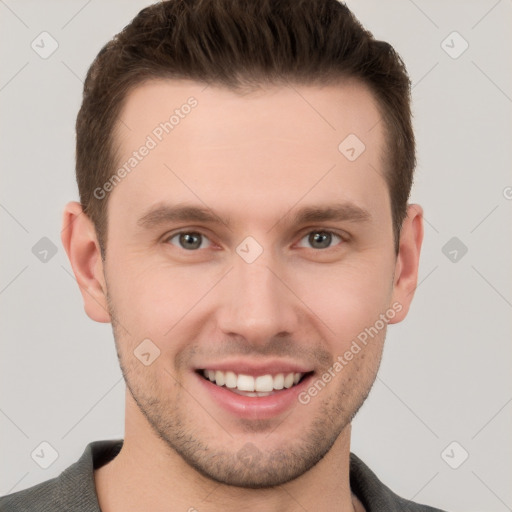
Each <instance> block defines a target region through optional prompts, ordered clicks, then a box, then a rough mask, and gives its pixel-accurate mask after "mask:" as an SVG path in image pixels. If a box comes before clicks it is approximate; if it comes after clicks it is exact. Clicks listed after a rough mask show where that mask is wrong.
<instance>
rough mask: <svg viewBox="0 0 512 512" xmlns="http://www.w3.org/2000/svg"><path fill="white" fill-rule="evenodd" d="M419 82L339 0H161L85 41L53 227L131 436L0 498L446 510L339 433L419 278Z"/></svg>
mask: <svg viewBox="0 0 512 512" xmlns="http://www.w3.org/2000/svg"><path fill="white" fill-rule="evenodd" d="M409 102H410V83H409V79H408V77H407V73H406V70H405V67H404V66H403V63H402V62H401V60H400V58H399V57H398V55H396V53H395V52H394V51H393V49H392V48H391V47H390V46H389V45H388V44H387V43H384V42H381V41H376V40H374V39H373V38H372V36H371V34H370V33H368V32H367V31H365V30H364V29H363V28H362V27H361V26H360V24H359V23H358V22H357V20H355V18H354V17H353V16H352V14H351V13H350V11H349V10H348V9H347V8H346V7H345V6H344V5H342V4H340V3H338V2H336V1H335V0H331V1H329V0H307V1H301V2H298V1H297V0H287V1H279V2H278V1H271V0H263V1H262V0H260V1H257V2H256V1H254V2H240V1H235V0H202V1H201V0H188V1H186V0H170V1H168V2H162V3H158V4H155V5H153V6H151V7H148V8H147V9H144V10H143V11H141V12H140V13H139V15H138V16H137V17H136V18H135V19H134V20H133V21H132V23H131V24H130V25H128V26H127V27H126V28H125V29H124V30H123V31H122V32H121V33H120V34H118V35H117V36H116V37H115V38H114V39H113V40H112V41H110V42H109V43H108V44H107V45H106V46H105V47H104V48H103V49H102V51H101V52H100V53H99V54H98V56H97V58H96V60H95V62H94V63H93V64H92V66H91V68H90V70H89V73H88V75H87V79H86V82H85V87H84V98H83V103H82V107H81V109H80V112H79V114H78V119H77V156H76V158H77V162H76V168H77V181H78V187H79V192H80V203H77V202H72V203H69V204H68V205H67V206H66V209H65V212H64V228H65V229H64V230H63V235H62V242H63V245H64V247H65V249H66V252H67V254H68V257H69V259H70V263H71V265H72V267H73V271H74V273H75V276H76V279H77V281H78V284H79V286H80V290H81V292H82V296H83V300H84V305H85V310H86V313H87V314H88V315H89V317H90V318H92V319H93V320H95V321H98V322H111V323H112V327H113V332H114V338H115V343H116V348H117V353H118V357H119V361H120V365H121V369H122V372H123V376H124V378H125V381H126V385H127V390H126V421H125V437H124V440H119V441H96V442H92V443H91V444H89V445H88V446H87V448H86V450H85V452H84V454H83V456H82V457H81V459H80V460H79V461H78V462H77V463H75V464H74V465H72V466H70V467H69V468H68V469H67V470H66V471H64V472H63V473H62V474H61V475H60V476H59V477H58V478H56V479H53V480H49V481H47V482H44V483H42V484H39V485H36V486H34V487H32V488H30V489H26V490H24V491H21V492H18V493H15V494H12V495H9V496H6V497H4V498H1V499H0V508H1V510H2V511H3V510H6V511H11V510H38V511H50V510H51V511H61V510H62V511H64V510H74V511H90V512H92V511H95V512H97V511H99V510H101V511H103V512H118V511H123V510H133V511H166V512H171V511H181V510H183V511H186V510H188V511H194V510H199V511H203V510H204V511H206V510H208V511H218V510H242V509H243V510H254V511H260V510H265V511H277V510H279V511H280V512H282V511H295V510H309V511H313V510H343V511H363V510H366V511H376V510H378V511H383V510H384V511H385V510H393V511H394V510H411V511H428V510H430V511H431V510H438V509H433V508H431V507H427V506H424V505H418V504H414V503H412V502H410V501H407V500H404V499H402V498H400V497H398V496H397V495H396V494H394V493H393V492H392V491H391V490H390V489H388V488H387V487H386V486H385V485H384V484H383V483H381V482H380V481H379V480H378V478H377V477H376V476H375V475H374V474H373V473H372V472H371V470H370V469H369V468H368V467H367V466H366V465H365V464H364V463H363V462H362V461H361V460H360V459H358V458H357V456H355V455H354V454H351V453H350V433H351V421H352V419H353V417H354V416H355V414H356V413H357V411H358V410H359V408H360V407H361V405H362V404H363V402H364V400H365V399H366V397H367V396H368V393H369V391H370V389H371V387H372V385H373V382H374V380H375V378H376V375H377V371H378V368H379V364H380V360H381V354H382V350H383V344H384V339H385V334H386V330H387V325H388V324H392V323H396V322H400V321H402V320H403V319H404V318H405V316H406V315H407V312H408V309H409V306H410V303H411V300H412V297H413V295H414V291H415V287H416V284H417V272H418V262H419V254H420V249H421V243H422V238H423V227H422V209H421V207H420V206H418V205H408V203H407V201H408V198H409V192H410V188H411V183H412V177H413V170H414V165H415V149H414V135H413V132H412V127H411V119H410V118H411V113H410V104H409Z"/></svg>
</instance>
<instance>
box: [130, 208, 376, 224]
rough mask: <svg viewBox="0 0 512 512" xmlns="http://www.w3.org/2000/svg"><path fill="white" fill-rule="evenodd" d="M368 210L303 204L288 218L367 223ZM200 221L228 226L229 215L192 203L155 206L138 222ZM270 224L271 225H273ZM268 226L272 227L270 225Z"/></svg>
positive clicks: (292, 221)
mask: <svg viewBox="0 0 512 512" xmlns="http://www.w3.org/2000/svg"><path fill="white" fill-rule="evenodd" d="M290 214H291V212H288V213H287V214H285V215H284V216H283V217H282V218H281V219H280V220H279V221H278V222H276V224H278V223H279V222H281V221H282V220H284V218H286V217H287V216H288V215H290ZM370 220H371V215H370V212H369V211H368V210H366V209H364V208H361V207H360V206H357V205H355V204H353V203H343V204H339V203H336V204H328V205H323V206H306V207H303V208H301V209H299V210H298V211H296V212H295V213H294V214H293V215H292V217H291V221H290V223H291V224H295V225H300V224H306V223H308V222H326V221H337V222H340V221H348V222H368V221H370ZM177 221H180V222H203V223H207V224H214V225H219V224H224V226H226V227H227V228H228V229H231V227H230V226H231V221H230V219H229V218H227V219H222V218H221V217H219V216H218V215H215V214H214V213H213V212H212V211H211V210H209V209H208V208H202V207H198V206H193V205H180V206H179V205H167V204H163V205H158V206H156V207H154V208H153V209H151V210H149V211H148V212H147V213H145V214H144V215H143V216H142V217H141V218H140V219H139V220H138V221H137V224H138V225H139V226H140V227H143V228H146V229H151V228H155V227H158V226H160V225H161V224H165V223H168V222H177ZM276 224H274V226H275V225H276ZM271 229H272V228H271Z"/></svg>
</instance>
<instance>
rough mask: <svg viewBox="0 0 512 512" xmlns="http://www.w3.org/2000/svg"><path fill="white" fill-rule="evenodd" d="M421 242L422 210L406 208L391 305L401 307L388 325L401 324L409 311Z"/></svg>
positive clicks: (416, 277)
mask: <svg viewBox="0 0 512 512" xmlns="http://www.w3.org/2000/svg"><path fill="white" fill-rule="evenodd" d="M422 242H423V208H422V207H421V206H420V205H417V204H410V205H409V206H408V207H407V217H406V218H405V220H404V222H403V225H402V230H401V232H400V245H399V252H398V256H397V259H396V266H395V277H394V282H393V298H392V303H393V304H394V303H399V304H400V305H401V306H402V309H401V310H400V313H399V314H397V315H396V316H395V317H394V319H393V320H392V321H390V323H398V322H401V321H402V320H403V319H404V318H405V317H406V316H407V313H408V311H409V307H410V305H411V302H412V299H413V297H414V292H415V290H416V287H417V284H418V267H419V261H420V252H421V244H422Z"/></svg>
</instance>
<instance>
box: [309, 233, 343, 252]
mask: <svg viewBox="0 0 512 512" xmlns="http://www.w3.org/2000/svg"><path fill="white" fill-rule="evenodd" d="M333 237H334V239H338V240H339V241H340V242H343V241H344V240H343V238H342V237H341V236H340V235H337V234H336V233H333V232H332V231H324V230H316V231H311V232H309V233H308V234H307V235H306V236H304V237H303V238H301V242H300V243H299V246H300V247H304V245H302V240H307V243H309V244H311V247H313V249H329V247H330V246H331V242H332V241H333Z"/></svg>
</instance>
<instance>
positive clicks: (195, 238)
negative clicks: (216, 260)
mask: <svg viewBox="0 0 512 512" xmlns="http://www.w3.org/2000/svg"><path fill="white" fill-rule="evenodd" d="M174 239H177V240H178V244H179V247H180V248H181V249H185V250H187V251H193V250H196V249H204V248H205V245H204V244H205V240H208V239H207V238H206V237H205V236H204V235H202V234H201V233H197V232H195V231H182V232H181V233H176V234H175V235H173V236H172V237H170V238H169V239H168V242H169V243H171V244H172V245H177V244H175V243H173V242H172V240H174Z"/></svg>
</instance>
